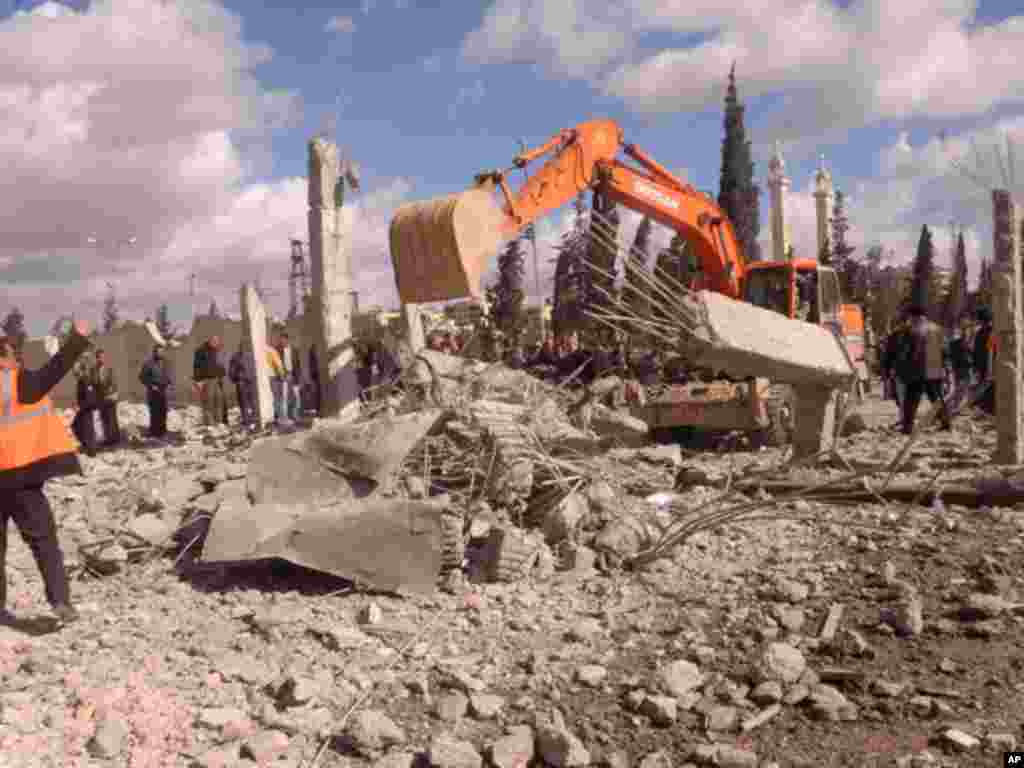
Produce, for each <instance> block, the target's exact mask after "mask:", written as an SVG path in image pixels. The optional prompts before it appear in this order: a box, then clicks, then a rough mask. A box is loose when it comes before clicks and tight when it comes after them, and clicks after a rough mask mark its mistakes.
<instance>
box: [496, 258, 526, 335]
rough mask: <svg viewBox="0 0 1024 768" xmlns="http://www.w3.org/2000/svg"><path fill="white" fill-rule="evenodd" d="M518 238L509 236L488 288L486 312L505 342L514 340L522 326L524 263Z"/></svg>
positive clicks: (524, 319) (524, 323) (523, 323)
mask: <svg viewBox="0 0 1024 768" xmlns="http://www.w3.org/2000/svg"><path fill="white" fill-rule="evenodd" d="M525 261H526V260H525V258H524V256H523V246H522V241H521V240H520V239H519V238H516V239H514V240H510V241H509V243H508V245H506V246H505V250H504V251H502V253H501V255H500V256H498V279H497V281H496V282H495V283H494V285H493V286H492V287H491V289H490V291H489V292H488V297H487V300H488V303H489V304H490V307H491V309H490V316H491V320H492V322H493V323H494V325H495V327H496V328H497V329H498V330H499V331H501V332H502V334H503V335H504V336H505V339H506V340H507V341H508V342H509V343H513V344H514V343H516V342H517V341H518V339H519V336H520V334H521V333H522V332H523V330H524V329H525V326H526V313H525V311H524V307H525V304H526V291H525V290H524V281H525V276H526V263H525Z"/></svg>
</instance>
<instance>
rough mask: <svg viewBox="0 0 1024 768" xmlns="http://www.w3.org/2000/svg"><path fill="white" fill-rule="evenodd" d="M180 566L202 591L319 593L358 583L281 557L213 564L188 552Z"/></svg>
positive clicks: (350, 588) (344, 589)
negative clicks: (247, 590)
mask: <svg viewBox="0 0 1024 768" xmlns="http://www.w3.org/2000/svg"><path fill="white" fill-rule="evenodd" d="M176 570H177V571H178V575H179V576H180V577H181V578H182V580H184V581H186V582H188V583H189V584H191V585H192V587H193V588H194V589H196V590H198V591H200V592H218V593H221V592H233V591H235V590H245V589H255V590H259V591H260V592H272V593H278V594H280V593H285V592H297V593H299V594H300V595H303V596H304V597H318V596H323V595H330V594H337V593H339V592H341V593H344V592H351V591H354V590H355V584H354V583H353V582H351V581H349V580H347V579H342V578H339V577H337V576H333V575H331V574H329V573H323V572H321V571H314V570H312V569H310V568H304V567H303V566H301V565H295V564H294V563H291V562H289V561H288V560H282V559H280V558H267V559H266V560H248V561H246V562H242V563H233V564H228V565H225V564H222V563H217V564H213V565H211V564H207V563H203V562H200V561H199V560H198V559H197V558H195V557H189V556H187V555H186V557H185V558H183V559H182V561H181V562H180V563H178V565H177V566H176Z"/></svg>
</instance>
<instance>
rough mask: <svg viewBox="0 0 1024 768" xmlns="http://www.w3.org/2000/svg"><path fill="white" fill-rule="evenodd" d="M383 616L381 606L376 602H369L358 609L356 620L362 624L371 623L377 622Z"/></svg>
mask: <svg viewBox="0 0 1024 768" xmlns="http://www.w3.org/2000/svg"><path fill="white" fill-rule="evenodd" d="M383 618H384V612H383V611H382V610H381V607H380V606H379V605H377V604H376V603H369V604H367V605H364V606H363V607H362V608H361V609H360V610H359V616H358V618H357V621H358V622H359V623H360V624H363V625H367V624H370V625H373V624H379V623H380V622H381V619H383Z"/></svg>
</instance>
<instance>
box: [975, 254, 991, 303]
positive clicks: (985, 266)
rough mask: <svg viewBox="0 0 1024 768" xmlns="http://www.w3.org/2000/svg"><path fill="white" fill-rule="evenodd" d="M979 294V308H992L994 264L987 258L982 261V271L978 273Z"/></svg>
mask: <svg viewBox="0 0 1024 768" xmlns="http://www.w3.org/2000/svg"><path fill="white" fill-rule="evenodd" d="M977 294H978V295H977V301H976V303H977V306H979V307H991V306H992V264H991V263H990V262H989V260H988V259H986V258H982V260H981V269H980V270H979V272H978V291H977Z"/></svg>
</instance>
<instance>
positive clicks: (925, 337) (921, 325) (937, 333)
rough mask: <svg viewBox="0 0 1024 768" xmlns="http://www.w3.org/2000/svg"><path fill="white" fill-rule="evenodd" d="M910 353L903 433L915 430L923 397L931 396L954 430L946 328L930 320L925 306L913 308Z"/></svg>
mask: <svg viewBox="0 0 1024 768" xmlns="http://www.w3.org/2000/svg"><path fill="white" fill-rule="evenodd" d="M909 315H910V327H909V355H908V359H907V365H906V369H905V372H904V374H903V378H904V380H905V381H906V384H907V397H906V401H905V402H904V404H903V433H904V434H907V435H909V434H910V433H911V432H913V431H914V420H915V418H916V416H917V408H918V406H919V405H920V404H921V398H922V396H924V395H927V396H928V400H929V401H930V402H931V404H932V407H936V408H938V409H939V420H940V421H941V423H942V428H943V429H950V428H951V426H950V417H949V410H948V409H947V407H946V400H945V398H944V397H943V392H942V376H943V368H942V352H943V348H944V346H945V343H944V340H943V333H942V329H941V328H939V326H937V325H936V324H935V323H933V322H932V321H931V320H929V319H928V316H927V314H926V313H925V311H924V309H923V308H922V307H917V306H914V307H911V308H910V310H909Z"/></svg>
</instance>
